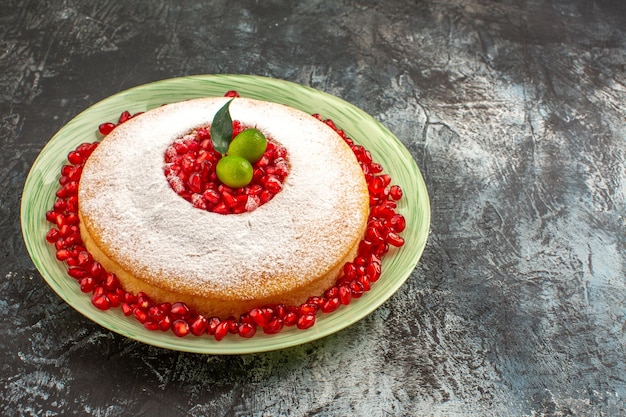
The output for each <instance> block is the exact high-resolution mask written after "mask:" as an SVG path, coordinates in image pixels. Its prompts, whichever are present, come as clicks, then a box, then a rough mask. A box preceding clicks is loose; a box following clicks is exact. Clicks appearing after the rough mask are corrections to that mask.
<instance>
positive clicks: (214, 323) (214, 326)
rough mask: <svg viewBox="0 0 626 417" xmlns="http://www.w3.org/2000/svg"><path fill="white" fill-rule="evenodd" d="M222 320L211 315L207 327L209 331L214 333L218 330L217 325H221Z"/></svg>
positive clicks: (211, 333)
mask: <svg viewBox="0 0 626 417" xmlns="http://www.w3.org/2000/svg"><path fill="white" fill-rule="evenodd" d="M221 322H222V321H221V320H220V319H219V318H217V317H211V318H210V319H209V324H208V327H207V333H208V334H210V335H214V334H215V332H216V330H217V326H219V324H220V323H221Z"/></svg>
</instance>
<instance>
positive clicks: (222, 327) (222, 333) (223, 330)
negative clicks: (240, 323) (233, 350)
mask: <svg viewBox="0 0 626 417" xmlns="http://www.w3.org/2000/svg"><path fill="white" fill-rule="evenodd" d="M229 330H230V324H229V323H228V322H227V321H222V322H221V323H220V324H218V325H217V327H216V328H215V333H214V334H213V337H215V340H217V341H218V342H219V341H220V340H222V339H223V338H224V337H226V335H227V334H228V332H229Z"/></svg>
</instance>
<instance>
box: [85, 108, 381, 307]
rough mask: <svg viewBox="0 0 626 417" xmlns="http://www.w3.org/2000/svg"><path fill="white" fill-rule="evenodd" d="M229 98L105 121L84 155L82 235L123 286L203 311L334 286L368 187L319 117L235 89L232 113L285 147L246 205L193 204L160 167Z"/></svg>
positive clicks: (353, 246)
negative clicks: (277, 166) (112, 124)
mask: <svg viewBox="0 0 626 417" xmlns="http://www.w3.org/2000/svg"><path fill="white" fill-rule="evenodd" d="M227 100H228V98H207V99H198V100H190V101H185V102H180V103H175V104H169V105H166V106H162V107H159V108H157V109H154V110H151V111H149V112H146V113H144V114H142V115H140V116H137V117H135V118H133V119H131V120H128V121H127V122H125V123H124V124H122V125H120V126H118V127H117V128H116V129H114V130H113V132H111V133H110V134H109V135H107V136H106V138H105V139H104V140H103V141H102V143H101V144H100V145H99V146H98V148H97V149H96V150H95V151H94V152H93V154H92V155H91V156H90V158H89V160H88V161H87V163H86V164H85V167H84V169H83V173H82V177H81V181H80V187H79V215H80V218H81V226H82V227H81V236H82V238H83V240H84V241H85V244H86V246H87V249H89V251H90V252H92V254H93V255H94V258H95V259H96V260H98V261H99V262H101V263H102V264H103V266H105V267H106V268H107V269H109V268H111V269H113V271H114V272H116V274H117V275H118V277H119V278H120V281H121V282H122V284H123V285H124V287H125V288H126V289H127V290H130V291H144V292H146V293H147V294H148V295H150V296H151V297H154V298H155V299H157V300H158V299H163V301H172V300H178V301H185V302H187V303H188V304H189V305H190V306H192V307H195V308H197V309H198V310H199V311H200V312H203V313H205V314H218V315H224V314H239V313H242V312H245V311H246V310H248V309H249V308H253V307H256V306H258V305H260V304H265V303H296V304H297V303H301V302H303V301H304V300H306V298H307V297H308V296H310V295H311V294H315V293H320V292H322V291H323V290H324V289H325V288H327V287H328V286H330V285H332V284H333V283H334V280H335V279H336V277H337V275H338V274H339V272H340V270H341V268H342V266H343V263H345V262H346V261H349V260H351V258H352V257H353V256H354V254H355V253H356V250H357V247H358V243H359V240H360V238H361V237H362V235H363V232H364V230H365V226H366V222H367V216H368V204H369V197H368V190H367V186H366V183H365V179H364V177H363V173H362V171H361V168H360V167H359V164H358V162H357V160H356V158H355V155H354V153H353V152H352V151H351V150H350V148H349V146H348V145H347V144H346V143H345V141H344V140H343V139H342V138H341V137H340V136H339V135H338V134H337V133H336V132H335V131H333V130H332V129H331V128H329V127H328V126H326V125H325V124H324V123H322V122H320V121H319V120H317V119H315V118H314V117H311V116H310V115H307V114H305V113H303V112H300V111H298V110H295V109H292V108H289V107H286V106H283V105H279V104H275V103H269V102H262V101H257V100H251V99H244V98H236V99H235V100H234V101H233V102H232V103H231V106H230V111H231V115H232V118H233V119H236V120H239V121H241V123H242V124H244V125H248V126H255V127H256V128H258V129H259V130H261V131H262V132H264V133H265V134H266V135H268V136H271V137H272V138H273V139H274V140H276V141H277V142H278V143H280V144H281V145H282V146H284V147H285V148H286V149H287V151H288V154H289V165H290V171H289V175H288V176H287V178H286V180H285V183H284V184H283V189H282V191H280V192H279V193H278V194H277V195H276V196H275V197H274V198H273V199H272V200H271V201H269V202H268V203H267V204H264V205H263V206H261V207H259V208H257V209H256V210H254V211H252V212H246V213H241V214H236V215H235V214H233V215H222V214H217V213H211V212H207V211H205V210H200V209H196V208H194V207H193V206H192V205H191V204H189V202H188V201H186V200H184V199H183V198H181V197H180V196H178V195H177V194H176V193H175V192H174V190H172V188H171V187H170V185H169V183H168V181H167V179H166V178H165V175H164V173H163V163H164V162H163V155H164V152H165V151H166V149H167V147H168V146H169V145H170V144H172V143H173V142H174V141H175V140H176V139H179V138H181V137H182V136H184V135H185V134H187V133H189V132H190V131H191V130H192V129H195V128H199V127H202V126H207V125H209V124H210V123H211V120H212V118H213V115H214V114H215V112H216V111H217V110H218V109H219V108H220V107H222V106H223V105H224V104H225V103H226V101H227Z"/></svg>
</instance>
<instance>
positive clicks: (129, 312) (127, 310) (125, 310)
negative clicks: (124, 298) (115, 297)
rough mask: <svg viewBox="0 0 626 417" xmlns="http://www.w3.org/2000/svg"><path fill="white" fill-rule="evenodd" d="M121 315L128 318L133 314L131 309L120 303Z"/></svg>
mask: <svg viewBox="0 0 626 417" xmlns="http://www.w3.org/2000/svg"><path fill="white" fill-rule="evenodd" d="M122 313H123V314H124V315H125V316H127V317H128V316H130V315H131V314H133V307H132V306H131V305H130V304H128V303H126V302H124V303H122Z"/></svg>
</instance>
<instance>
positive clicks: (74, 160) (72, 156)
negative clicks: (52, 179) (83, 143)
mask: <svg viewBox="0 0 626 417" xmlns="http://www.w3.org/2000/svg"><path fill="white" fill-rule="evenodd" d="M67 160H68V161H69V162H70V163H71V164H74V165H78V164H82V163H83V162H84V158H83V156H82V155H81V154H80V153H78V152H77V151H72V152H70V153H68V154H67Z"/></svg>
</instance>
